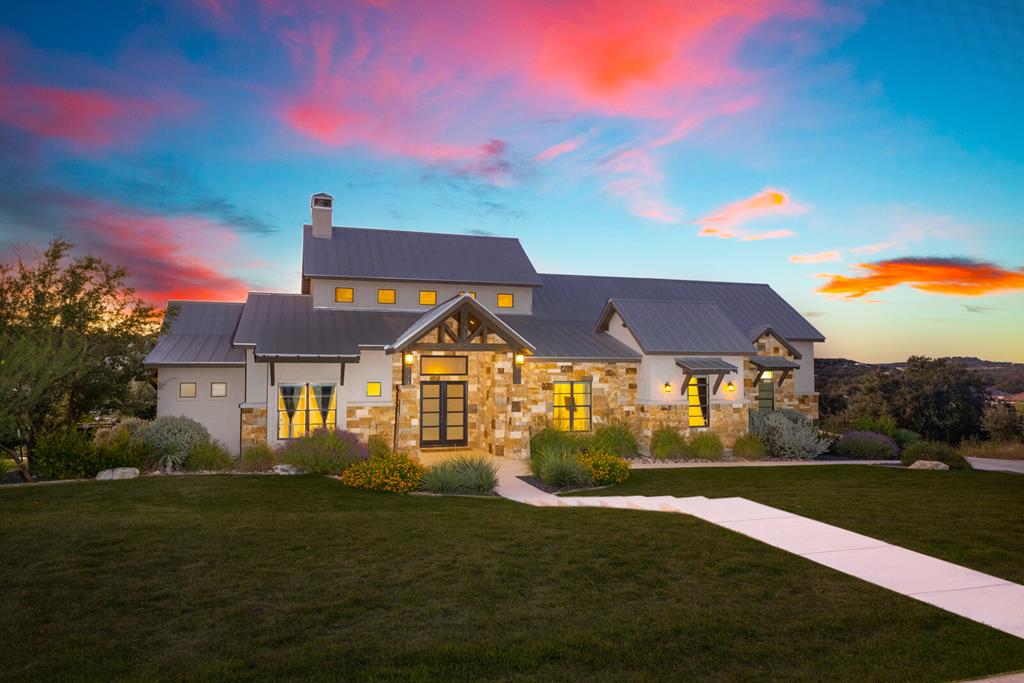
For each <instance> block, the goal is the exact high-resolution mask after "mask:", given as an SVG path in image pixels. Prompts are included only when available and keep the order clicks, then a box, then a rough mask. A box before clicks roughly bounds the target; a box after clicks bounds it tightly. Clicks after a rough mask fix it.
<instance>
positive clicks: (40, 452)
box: [32, 429, 99, 479]
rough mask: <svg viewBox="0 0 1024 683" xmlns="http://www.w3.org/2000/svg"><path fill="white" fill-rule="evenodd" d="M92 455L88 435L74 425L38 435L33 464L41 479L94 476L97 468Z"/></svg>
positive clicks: (94, 452) (33, 453)
mask: <svg viewBox="0 0 1024 683" xmlns="http://www.w3.org/2000/svg"><path fill="white" fill-rule="evenodd" d="M95 456H96V451H95V449H94V448H93V445H92V441H91V440H90V439H89V437H88V436H86V435H85V434H83V433H82V432H80V431H78V430H77V429H56V430H53V431H50V432H46V433H45V434H43V435H42V436H40V437H39V440H38V441H37V442H36V447H35V450H34V451H33V452H32V464H33V466H34V467H35V470H36V475H37V476H39V477H43V478H44V479H77V478H80V477H94V476H96V473H97V472H99V470H98V469H96V462H95V459H96V458H95Z"/></svg>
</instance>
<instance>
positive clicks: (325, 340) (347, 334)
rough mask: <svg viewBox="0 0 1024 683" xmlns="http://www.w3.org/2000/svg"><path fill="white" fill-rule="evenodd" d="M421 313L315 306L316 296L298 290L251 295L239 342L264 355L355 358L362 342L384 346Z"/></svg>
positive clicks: (242, 320)
mask: <svg viewBox="0 0 1024 683" xmlns="http://www.w3.org/2000/svg"><path fill="white" fill-rule="evenodd" d="M419 317H420V314H419V313H400V312H393V311H348V310H337V309H328V308H313V298H312V297H311V296H307V295H300V294H259V293H250V294H249V298H248V300H247V301H246V302H245V310H244V311H243V312H242V317H241V319H240V320H239V321H238V331H237V332H236V333H235V344H240V345H245V346H253V347H254V350H255V353H256V355H257V356H261V357H274V358H289V357H300V356H301V357H321V358H325V359H334V358H337V359H341V360H345V359H354V358H358V356H359V347H360V346H379V347H381V348H384V347H386V346H388V345H389V344H391V343H392V342H394V341H395V339H397V338H398V336H399V335H401V334H402V333H403V332H405V330H407V329H408V328H409V326H410V325H412V324H413V323H414V322H416V320H417V318H419Z"/></svg>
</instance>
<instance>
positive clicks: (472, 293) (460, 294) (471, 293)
mask: <svg viewBox="0 0 1024 683" xmlns="http://www.w3.org/2000/svg"><path fill="white" fill-rule="evenodd" d="M463 294H469V295H470V296H471V297H473V298H474V299H475V298H476V292H459V296H462V295H463Z"/></svg>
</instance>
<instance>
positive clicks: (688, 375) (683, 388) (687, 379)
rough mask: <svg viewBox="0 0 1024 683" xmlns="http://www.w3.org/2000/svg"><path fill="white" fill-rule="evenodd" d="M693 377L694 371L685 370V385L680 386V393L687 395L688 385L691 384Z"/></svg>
mask: <svg viewBox="0 0 1024 683" xmlns="http://www.w3.org/2000/svg"><path fill="white" fill-rule="evenodd" d="M692 377H693V373H692V372H684V373H683V386H681V387H680V388H679V393H680V395H682V396H686V390H687V387H689V386H690V378H692Z"/></svg>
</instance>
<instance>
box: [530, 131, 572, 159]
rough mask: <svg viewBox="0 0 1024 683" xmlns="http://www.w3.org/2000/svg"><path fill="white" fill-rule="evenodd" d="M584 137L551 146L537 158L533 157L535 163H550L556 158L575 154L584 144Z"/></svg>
mask: <svg viewBox="0 0 1024 683" xmlns="http://www.w3.org/2000/svg"><path fill="white" fill-rule="evenodd" d="M583 140H584V136H582V135H581V136H579V137H575V138H572V139H571V140H563V141H562V142H559V143H558V144H555V145H551V146H550V147H548V148H547V149H545V150H543V151H542V152H540V153H539V154H537V156H535V157H533V159H534V161H550V160H552V159H554V158H556V157H560V156H562V155H563V154H568V153H569V152H574V151H576V150H577V149H579V147H580V145H582V144H583Z"/></svg>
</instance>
